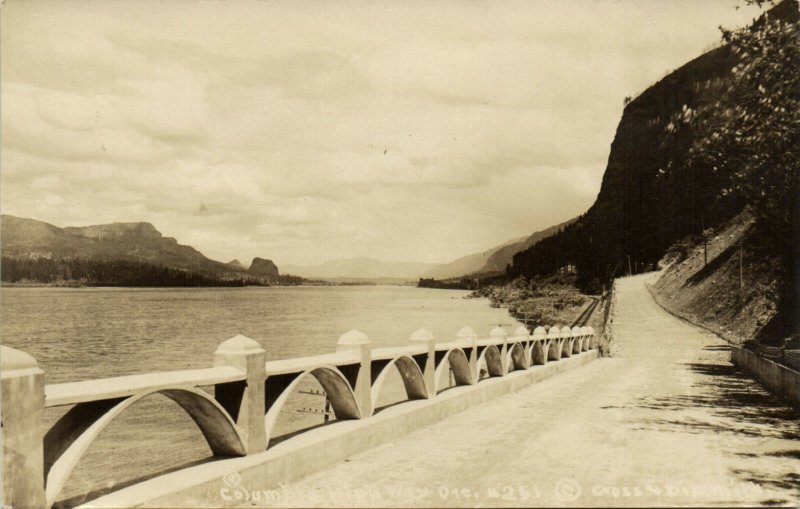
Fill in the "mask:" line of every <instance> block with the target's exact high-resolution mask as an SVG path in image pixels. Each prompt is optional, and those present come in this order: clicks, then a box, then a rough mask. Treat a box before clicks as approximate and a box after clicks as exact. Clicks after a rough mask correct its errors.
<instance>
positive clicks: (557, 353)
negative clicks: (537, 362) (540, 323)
mask: <svg viewBox="0 0 800 509" xmlns="http://www.w3.org/2000/svg"><path fill="white" fill-rule="evenodd" d="M547 339H549V340H550V346H549V348H548V349H547V359H548V360H551V361H557V360H559V359H561V345H562V342H561V328H560V327H559V326H558V325H553V326H552V327H550V330H548V331H547Z"/></svg>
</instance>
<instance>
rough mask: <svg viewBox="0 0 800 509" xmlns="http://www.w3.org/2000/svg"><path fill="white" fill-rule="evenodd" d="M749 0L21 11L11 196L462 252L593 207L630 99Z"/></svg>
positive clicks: (45, 6)
mask: <svg viewBox="0 0 800 509" xmlns="http://www.w3.org/2000/svg"><path fill="white" fill-rule="evenodd" d="M736 3H737V2H736V0H704V1H702V2H697V1H695V0H651V1H645V0H640V1H633V0H616V1H610V0H608V1H607V0H571V1H560V2H546V1H526V2H513V1H500V2H489V1H485V2H484V1H473V2H467V1H417V0H404V1H399V2H389V1H371V2H369V1H364V2H357V3H356V2H323V1H305V2H304V1H300V2H297V1H293V2H288V1H287V2H277V1H274V2H273V1H262V2H251V1H231V2H221V1H206V2H195V1H192V2H184V1H179V0H164V1H158V2H150V1H136V2H133V1H115V2H110V1H105V0H96V1H95V0H83V1H81V0H79V1H69V2H68V1H60V0H50V1H24V2H23V1H21V0H6V1H5V3H4V5H3V6H2V7H0V9H1V10H0V19H1V20H2V26H1V27H0V30H1V31H0V34H1V35H0V37H2V39H1V40H0V51H2V55H1V56H2V58H1V59H0V61H1V62H2V69H0V77H1V79H2V82H0V93H1V94H2V96H1V98H0V99H1V100H2V104H1V106H2V111H1V114H2V131H0V135H1V136H2V137H1V141H2V146H1V147H0V157H1V160H0V168H1V170H0V178H1V186H0V209H2V212H3V213H6V214H13V215H18V216H24V217H32V218H36V219H40V220H43V221H48V222H51V223H53V224H56V225H58V226H68V225H85V224H97V223H105V222H114V221H149V222H152V223H153V224H154V225H156V227H157V228H158V229H159V230H161V232H162V233H164V234H165V235H167V236H172V237H176V238H177V239H178V241H179V242H181V243H184V244H190V245H193V246H195V247H197V248H198V249H200V250H201V251H202V252H203V253H205V254H206V255H207V256H209V257H211V258H215V259H220V260H222V261H227V260H230V259H232V258H239V259H241V260H243V261H248V260H249V259H250V258H252V257H254V256H262V257H268V258H272V259H274V260H275V261H276V263H277V264H278V266H280V265H281V264H289V263H301V264H305V263H319V262H322V261H324V260H327V259H336V258H349V257H356V256H369V257H376V258H381V259H387V260H414V261H430V262H444V261H449V260H451V259H453V258H456V257H459V256H462V255H465V254H468V253H471V252H475V251H480V250H484V249H486V248H489V247H491V246H493V245H495V244H498V243H501V242H504V241H506V240H508V239H510V238H513V237H518V236H522V235H527V234H530V233H532V232H534V231H536V230H539V229H542V228H545V227H547V226H550V225H552V224H554V223H556V222H560V221H563V220H566V219H568V218H570V217H573V216H575V215H577V214H580V213H582V212H585V211H586V209H588V207H589V206H590V205H591V204H592V203H593V201H594V199H595V197H596V195H597V192H598V190H599V188H600V181H601V178H602V174H603V171H604V169H605V163H606V160H607V157H608V150H609V146H610V144H611V141H612V139H613V136H614V130H615V128H616V125H617V122H618V121H619V117H620V115H621V112H622V100H623V98H624V97H625V96H626V95H629V94H631V95H635V94H636V93H638V92H640V91H642V90H643V89H644V88H646V87H647V86H648V85H650V84H651V83H653V82H654V81H656V80H657V79H658V78H660V77H661V76H663V75H664V73H665V72H667V71H669V70H672V69H674V68H676V67H678V66H680V65H681V64H682V63H684V62H686V61H688V60H689V59H691V58H693V57H695V56H697V55H699V54H700V53H701V52H702V51H703V50H704V49H705V48H708V47H709V46H710V45H712V44H714V43H716V42H717V41H718V40H719V31H718V29H717V26H718V25H720V24H722V25H724V26H728V27H731V26H737V25H742V24H745V23H747V22H748V21H750V20H751V19H752V18H753V17H754V16H755V15H756V11H755V9H754V8H742V9H740V10H738V11H737V10H735V9H734V6H735V5H736Z"/></svg>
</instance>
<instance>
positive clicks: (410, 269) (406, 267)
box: [283, 258, 438, 281]
mask: <svg viewBox="0 0 800 509" xmlns="http://www.w3.org/2000/svg"><path fill="white" fill-rule="evenodd" d="M437 265H438V264H436V263H424V262H396V261H383V260H376V259H374V258H350V259H346V260H330V261H327V262H325V263H322V264H320V265H286V266H284V268H283V272H284V273H286V274H296V275H298V276H302V277H305V278H324V279H336V278H338V279H349V280H353V279H361V280H367V279H399V280H406V281H416V280H417V279H419V277H420V276H421V275H422V274H424V273H425V272H427V271H429V270H431V269H433V268H434V267H436V266H437Z"/></svg>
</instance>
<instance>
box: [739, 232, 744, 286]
mask: <svg viewBox="0 0 800 509" xmlns="http://www.w3.org/2000/svg"><path fill="white" fill-rule="evenodd" d="M743 244H744V240H740V241H739V293H740V294H741V293H742V290H744V270H743V268H742V246H743Z"/></svg>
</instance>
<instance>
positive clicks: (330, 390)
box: [264, 366, 361, 447]
mask: <svg viewBox="0 0 800 509" xmlns="http://www.w3.org/2000/svg"><path fill="white" fill-rule="evenodd" d="M307 376H313V377H314V378H315V379H316V380H317V382H319V384H320V385H321V386H322V388H323V389H324V390H325V394H327V397H328V400H330V402H331V407H333V413H334V414H335V415H336V418H337V419H360V418H361V411H360V410H359V408H358V403H357V402H356V397H355V394H354V393H353V389H352V388H351V387H350V382H348V381H347V378H346V377H345V376H344V375H343V374H342V372H341V371H339V370H338V369H337V368H335V367H333V366H319V367H316V368H311V369H307V370H305V371H303V372H302V373H300V374H299V375H297V377H296V378H294V379H293V380H292V382H291V383H290V384H289V385H287V386H286V388H285V389H283V391H282V392H281V394H280V396H278V398H277V399H276V400H275V403H273V404H272V406H271V407H270V408H269V409H268V410H267V414H266V415H265V416H264V427H265V429H266V433H267V447H269V441H270V439H271V438H272V431H273V429H275V423H276V422H278V416H280V413H281V410H283V407H284V405H285V404H286V401H287V400H288V399H289V396H291V395H292V393H294V392H295V390H296V389H297V386H298V385H299V384H300V381H301V380H303V378H305V377H307ZM267 380H269V378H267Z"/></svg>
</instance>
